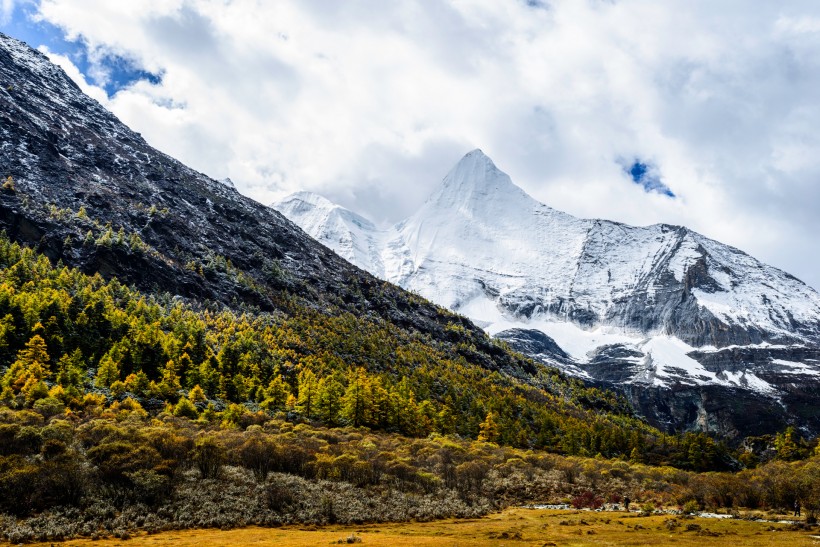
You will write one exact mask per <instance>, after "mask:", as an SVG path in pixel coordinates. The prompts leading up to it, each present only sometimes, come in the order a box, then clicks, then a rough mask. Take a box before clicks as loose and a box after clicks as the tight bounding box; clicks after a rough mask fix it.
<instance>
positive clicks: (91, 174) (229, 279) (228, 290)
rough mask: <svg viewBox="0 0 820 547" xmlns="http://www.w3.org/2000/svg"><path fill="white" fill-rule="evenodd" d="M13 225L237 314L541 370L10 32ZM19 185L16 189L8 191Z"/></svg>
mask: <svg viewBox="0 0 820 547" xmlns="http://www.w3.org/2000/svg"><path fill="white" fill-rule="evenodd" d="M0 83H1V84H2V85H0V136H2V139H1V140H0V176H2V179H1V180H0V185H1V186H4V188H3V189H0V229H2V230H5V232H6V233H7V234H8V236H9V237H10V238H11V239H12V240H13V241H16V242H19V243H23V244H26V245H29V246H32V247H34V248H35V249H36V250H37V251H38V252H40V253H43V254H45V255H46V256H48V257H49V258H51V259H52V260H53V261H55V262H56V261H57V260H61V261H62V262H63V263H64V264H66V265H68V266H73V267H77V268H79V269H80V270H82V271H84V272H87V273H89V274H95V273H100V274H101V275H102V276H103V277H105V278H113V277H116V278H117V279H119V280H120V281H121V282H123V283H126V284H128V285H133V286H134V287H136V288H138V289H140V290H142V291H145V292H147V293H151V294H157V293H160V294H161V293H167V295H168V296H169V297H172V296H173V297H182V298H184V299H189V300H191V301H194V302H198V303H205V305H208V303H209V302H210V303H215V304H216V305H217V306H229V307H231V308H233V309H235V310H261V311H263V312H273V313H281V310H282V309H283V308H286V307H287V306H286V304H287V303H289V302H293V301H297V302H299V303H300V305H302V306H305V307H307V308H310V309H313V310H316V311H318V312H322V313H325V312H326V313H342V312H350V313H353V314H355V315H356V316H360V317H366V318H369V319H373V320H377V321H385V322H388V323H390V324H392V325H395V326H397V327H399V328H401V329H405V330H406V331H408V332H418V333H422V334H423V335H426V336H430V337H431V338H432V339H433V340H435V341H437V343H438V342H441V343H445V344H450V343H452V341H451V340H450V338H452V337H453V336H452V334H451V333H449V332H448V331H447V327H452V326H453V325H457V326H458V327H459V332H463V333H464V336H466V337H467V338H469V339H470V341H471V343H473V344H474V345H475V346H476V347H477V352H476V353H475V354H474V355H473V356H472V359H473V362H475V363H478V364H480V365H481V366H483V367H486V368H489V369H494V370H500V369H503V370H504V371H505V372H508V373H510V374H512V375H514V376H519V377H527V378H529V377H530V376H531V374H532V373H533V370H531V369H528V368H527V367H528V366H530V365H522V364H521V362H520V361H519V360H518V359H517V358H515V357H512V356H511V355H510V354H509V353H508V352H504V351H502V350H501V349H500V348H499V347H497V346H496V345H494V344H492V343H491V341H490V340H489V339H488V338H487V337H486V336H485V334H484V333H483V332H482V331H481V330H480V329H479V328H477V327H476V326H475V325H473V324H472V323H470V322H469V321H468V320H466V319H464V318H461V317H458V316H455V315H453V314H451V313H449V312H446V311H445V310H443V309H441V308H438V307H436V306H433V305H430V304H429V303H427V302H424V301H422V300H421V299H419V298H418V297H417V296H415V295H411V294H408V293H407V292H405V291H403V290H402V289H400V288H398V287H395V286H392V285H390V284H387V283H384V282H383V281H381V280H379V279H376V278H374V277H373V276H371V275H370V274H368V273H366V272H364V271H362V270H361V269H359V268H357V267H356V266H353V265H351V264H350V263H349V262H348V261H346V260H343V259H341V258H340V257H339V256H338V255H337V254H335V253H334V252H332V251H330V250H329V249H328V248H327V247H325V246H323V245H320V244H319V243H317V242H316V241H315V240H313V239H312V238H311V237H309V236H308V235H307V234H305V232H304V231H302V230H301V229H300V228H298V227H297V226H296V225H294V224H293V223H292V222H290V221H289V220H287V219H286V218H285V217H284V216H282V215H281V214H279V213H278V212H276V211H273V210H271V209H270V208H269V207H266V206H264V205H262V204H259V203H257V202H255V201H253V200H252V199H250V198H246V197H244V196H242V195H240V194H239V193H237V192H236V191H235V190H234V189H233V187H232V184H231V183H230V182H229V181H216V180H213V179H211V178H209V177H207V176H205V175H203V174H202V173H198V172H196V171H194V170H192V169H190V168H188V167H186V166H185V165H183V164H181V163H180V162H178V161H177V160H175V159H173V158H171V157H169V156H167V155H165V154H163V153H161V152H159V151H157V150H155V149H153V148H152V147H150V146H149V145H148V144H147V143H146V142H145V140H144V139H143V138H142V137H141V136H140V135H139V134H138V133H135V132H133V131H131V130H130V129H128V128H127V127H126V126H125V125H123V124H122V123H121V122H120V121H119V120H118V119H117V118H116V117H114V116H113V115H112V114H111V113H109V112H108V111H106V110H105V109H104V108H103V107H102V106H101V105H100V104H99V103H97V102H96V101H94V100H93V99H91V98H89V97H87V96H86V95H84V94H83V93H82V92H81V91H80V89H79V88H78V87H77V86H76V85H75V84H74V83H73V82H72V81H71V80H70V78H68V76H66V74H65V73H64V72H63V71H62V70H61V69H60V68H58V67H56V66H55V65H53V64H52V63H51V62H50V61H49V60H48V58H47V57H45V56H44V55H43V54H41V53H39V52H37V51H35V50H33V49H31V48H30V47H28V46H27V45H25V44H23V43H22V42H19V41H17V40H15V39H13V38H10V37H8V36H5V35H3V34H0ZM4 182H5V183H6V184H3V183H4Z"/></svg>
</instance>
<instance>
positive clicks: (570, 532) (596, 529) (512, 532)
mask: <svg viewBox="0 0 820 547" xmlns="http://www.w3.org/2000/svg"><path fill="white" fill-rule="evenodd" d="M352 542H355V543H356V544H360V545H363V546H367V545H373V546H391V547H392V546H395V547H402V546H430V547H438V546H446V547H456V546H465V547H466V546H501V545H512V546H521V547H524V546H539V547H543V546H551V545H556V546H557V545H561V546H579V547H580V546H587V545H589V546H593V545H627V546H628V545H636V546H637V545H681V546H686V545H692V546H699V545H715V546H721V545H732V546H739V545H743V546H749V547H754V546H761V547H762V546H776V545H788V546H790V547H799V546H802V545H818V544H820V531H818V530H817V529H816V528H815V529H814V530H812V529H809V528H806V527H805V526H802V525H793V524H788V523H775V522H758V521H752V520H740V519H707V518H697V517H689V518H687V517H681V516H676V515H665V514H664V515H650V516H644V515H641V514H640V513H626V512H617V511H612V512H600V513H599V512H592V511H576V510H542V509H522V508H513V509H508V510H506V511H503V512H501V513H495V514H492V515H488V516H486V517H483V518H480V519H446V520H439V521H434V522H424V523H418V522H408V523H398V524H372V525H355V526H282V527H278V528H260V527H248V528H238V529H234V530H215V529H206V530H184V531H171V532H162V533H158V534H151V535H145V534H143V535H135V536H133V537H131V538H130V539H127V540H124V539H106V540H96V541H95V540H90V539H84V540H71V541H67V542H63V543H54V542H47V543H35V544H33V545H38V546H51V545H61V546H65V547H68V546H71V547H81V546H82V547H85V546H91V545H93V546H95V547H115V546H123V547H129V546H136V545H151V546H157V547H164V546H174V547H209V546H222V545H253V546H258V547H264V546H271V547H274V546H275V547H295V546H297V545H298V546H301V545H330V544H339V543H341V544H348V543H352Z"/></svg>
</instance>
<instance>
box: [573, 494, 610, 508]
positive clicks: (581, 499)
mask: <svg viewBox="0 0 820 547" xmlns="http://www.w3.org/2000/svg"><path fill="white" fill-rule="evenodd" d="M571 503H572V506H573V507H575V508H576V509H584V508H587V507H589V508H591V509H600V508H601V506H603V504H604V500H603V498H602V497H600V496H598V495H597V494H595V493H594V492H592V491H591V490H587V491H585V492H582V493H581V494H579V495H577V496H575V497H574V498H572V501H571Z"/></svg>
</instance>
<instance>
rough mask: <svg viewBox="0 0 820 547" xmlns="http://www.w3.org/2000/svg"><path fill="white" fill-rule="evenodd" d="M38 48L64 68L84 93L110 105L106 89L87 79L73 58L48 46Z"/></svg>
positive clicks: (104, 104) (103, 103)
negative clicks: (55, 51)
mask: <svg viewBox="0 0 820 547" xmlns="http://www.w3.org/2000/svg"><path fill="white" fill-rule="evenodd" d="M38 49H39V50H40V51H41V52H42V53H44V54H45V55H46V56H47V57H48V58H49V60H50V61H51V62H52V63H54V64H55V65H57V66H59V67H60V68H62V69H63V70H64V71H65V73H66V74H68V76H69V78H71V79H72V80H74V82H75V83H76V84H77V85H78V86H79V87H80V89H81V90H82V92H83V93H85V94H86V95H88V96H89V97H91V98H92V99H95V100H96V101H97V102H99V103H100V104H102V105H103V106H106V107H108V106H109V105H108V94H107V93H106V92H105V90H104V89H103V88H101V87H99V86H96V85H93V84H91V83H89V82H88V80H86V78H85V76H83V73H82V72H80V69H79V68H77V65H75V64H74V62H73V61H72V60H71V59H69V58H68V57H66V56H65V55H61V54H59V53H54V52H53V51H51V50H49V49H48V48H47V47H46V46H40V47H39V48H38Z"/></svg>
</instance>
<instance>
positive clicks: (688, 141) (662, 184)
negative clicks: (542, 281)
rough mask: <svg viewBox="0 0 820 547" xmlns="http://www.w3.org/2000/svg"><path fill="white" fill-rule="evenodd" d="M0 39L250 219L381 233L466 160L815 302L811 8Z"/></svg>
mask: <svg viewBox="0 0 820 547" xmlns="http://www.w3.org/2000/svg"><path fill="white" fill-rule="evenodd" d="M0 24H1V25H2V27H1V28H2V30H3V31H4V32H6V33H8V34H11V35H12V36H16V37H18V38H21V39H23V40H25V41H27V42H28V43H29V44H30V45H32V46H34V47H39V48H40V49H42V50H44V51H47V52H49V54H50V55H51V56H52V59H54V60H55V61H57V62H58V63H59V64H61V65H62V66H63V67H64V68H65V69H66V71H67V72H68V73H69V74H70V75H71V76H72V78H74V79H75V80H77V81H78V83H80V84H81V86H82V87H83V88H84V89H86V91H87V92H88V93H90V94H91V95H92V96H94V97H95V98H96V99H98V100H99V101H100V102H102V103H103V104H104V105H105V106H107V107H108V108H109V109H111V110H112V111H113V112H114V113H115V114H117V115H118V116H119V117H120V118H121V119H122V120H123V121H124V122H125V123H127V124H128V125H130V126H131V127H132V128H134V129H135V130H137V131H139V132H141V133H142V134H143V136H144V137H145V138H146V139H147V140H148V141H149V142H150V143H151V144H153V145H154V146H156V147H158V148H159V149H161V150H163V151H165V152H167V153H169V154H171V155H173V156H175V157H177V158H179V159H181V160H182V161H184V162H185V163H187V164H189V165H191V166H192V167H194V168H196V169H198V170H200V171H203V172H205V173H207V174H209V175H211V176H213V177H215V178H224V177H231V178H232V179H233V181H234V182H235V183H236V185H237V187H238V188H239V190H240V191H241V192H243V193H244V194H246V195H249V196H251V197H253V198H255V199H257V200H259V201H261V202H263V203H270V202H271V201H273V200H275V199H278V198H281V197H283V196H284V195H286V194H288V193H290V192H293V191H296V190H301V189H308V190H313V191H316V192H319V193H322V194H324V195H325V196H327V197H329V198H330V199H332V200H334V201H337V202H339V203H341V204H343V205H345V206H347V207H349V208H351V209H354V210H356V211H358V212H360V213H362V214H364V215H365V216H368V217H370V218H372V219H373V220H374V221H376V222H381V223H387V222H393V221H397V220H400V219H401V218H403V217H404V216H407V215H408V214H410V213H411V212H412V211H414V210H415V209H416V208H417V207H418V206H419V205H420V204H421V203H422V202H423V201H424V199H425V197H426V196H427V195H428V194H429V193H430V192H431V191H432V189H433V188H434V187H435V185H437V184H438V183H439V181H440V180H441V179H442V177H443V176H444V175H445V174H446V173H447V171H448V170H449V169H450V168H451V167H452V166H453V165H454V164H455V163H456V162H457V161H458V160H459V159H460V157H461V156H462V155H464V154H465V153H466V152H468V151H470V150H472V149H474V148H481V149H482V150H484V152H485V153H487V154H488V155H489V156H490V157H492V158H493V159H494V161H495V162H496V164H497V165H498V166H499V167H500V168H501V169H502V170H504V171H506V172H507V173H509V174H510V176H511V177H512V179H513V181H515V182H516V183H517V184H518V185H520V186H522V187H523V188H524V189H525V190H527V191H528V192H529V193H530V194H531V195H533V196H534V197H536V198H538V199H539V200H541V201H543V202H544V203H547V204H548V205H551V206H552V207H555V208H557V209H561V210H564V211H567V212H570V213H572V214H575V215H577V216H582V217H602V218H608V219H613V220H618V221H622V222H627V223H630V224H640V225H643V224H652V223H656V222H667V223H673V224H683V225H687V226H689V227H691V228H693V229H695V230H697V231H699V232H701V233H703V234H706V235H708V236H710V237H713V238H715V239H718V240H721V241H724V242H726V243H729V244H731V245H734V246H736V247H739V248H741V249H743V250H746V251H747V252H750V253H751V254H753V255H755V256H756V257H758V258H760V259H762V260H764V261H766V262H769V263H771V264H773V265H775V266H778V267H780V268H783V269H785V270H787V271H789V272H791V273H793V274H795V275H797V276H798V277H800V278H801V279H803V280H804V281H806V282H808V283H809V284H811V285H813V286H814V287H815V288H820V2H816V1H815V0H808V1H803V2H801V1H787V2H775V1H766V0H761V1H758V2H753V3H752V2H748V1H746V0H737V1H732V0H723V1H720V2H715V1H713V0H704V1H698V0H680V1H673V0H670V1H664V2H659V1H657V0H608V1H607V0H558V1H547V0H543V1H538V0H530V1H524V0H450V1H444V0H441V1H440V0H418V1H403V0H397V1H392V2H383V1H380V0H372V1H365V0H362V1H357V0H346V1H344V2H340V1H336V0H292V1H289V0H277V1H275V2H270V1H264V0H237V1H230V0H128V1H127V2H111V1H110V0H39V1H38V0H0Z"/></svg>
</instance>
